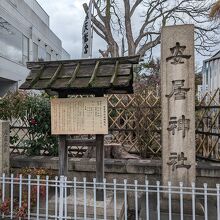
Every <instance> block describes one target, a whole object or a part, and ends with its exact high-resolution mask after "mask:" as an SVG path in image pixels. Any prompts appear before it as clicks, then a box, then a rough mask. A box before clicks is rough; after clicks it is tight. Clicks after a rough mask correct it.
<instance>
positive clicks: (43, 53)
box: [38, 47, 47, 61]
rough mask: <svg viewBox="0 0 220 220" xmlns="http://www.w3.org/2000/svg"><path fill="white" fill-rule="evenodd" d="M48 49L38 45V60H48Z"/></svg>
mask: <svg viewBox="0 0 220 220" xmlns="http://www.w3.org/2000/svg"><path fill="white" fill-rule="evenodd" d="M46 56H47V55H46V49H45V48H42V47H38V60H39V61H45V60H46Z"/></svg>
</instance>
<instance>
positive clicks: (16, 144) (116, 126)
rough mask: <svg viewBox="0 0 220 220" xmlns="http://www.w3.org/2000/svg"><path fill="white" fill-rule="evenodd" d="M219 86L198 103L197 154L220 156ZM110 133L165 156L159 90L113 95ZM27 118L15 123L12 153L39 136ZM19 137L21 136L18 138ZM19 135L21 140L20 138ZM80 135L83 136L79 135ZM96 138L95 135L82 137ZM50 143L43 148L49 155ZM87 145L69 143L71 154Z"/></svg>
mask: <svg viewBox="0 0 220 220" xmlns="http://www.w3.org/2000/svg"><path fill="white" fill-rule="evenodd" d="M219 93H220V90H219V89H218V90H217V91H215V93H213V94H211V93H206V94H205V95H204V97H203V98H202V99H201V100H200V101H197V104H196V151H197V156H198V157H202V158H209V159H216V160H219V159H220V153H219V137H220V127H219V122H220V117H219V116H220V102H219ZM108 106H109V135H106V137H105V142H106V143H120V144H122V146H123V147H124V149H126V150H127V151H128V152H130V153H135V154H138V155H140V156H141V157H142V158H154V159H160V158H161V149H162V143H161V103H160V96H159V95H157V94H156V92H155V91H142V92H139V93H135V94H134V95H110V96H108ZM27 125H28V123H27V121H19V120H15V121H14V122H13V123H12V124H11V136H12V137H11V138H12V140H13V138H14V141H13V142H12V143H13V144H12V145H11V153H12V154H26V153H27V152H28V149H27V147H26V146H25V141H27V140H29V139H33V138H35V136H34V134H30V133H28V127H27ZM17 137H19V138H17ZM16 138H17V139H16ZM77 138H79V137H77ZM81 138H82V139H84V138H86V139H88V138H89V139H92V138H94V137H93V136H81ZM47 149H48V146H45V148H43V150H42V151H41V155H47V154H48V152H47ZM86 150H87V146H69V155H70V156H72V157H82V156H83V154H84V152H85V151H86Z"/></svg>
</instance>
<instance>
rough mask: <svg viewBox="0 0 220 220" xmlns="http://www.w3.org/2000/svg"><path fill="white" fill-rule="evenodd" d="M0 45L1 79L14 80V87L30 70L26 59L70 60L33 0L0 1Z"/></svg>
mask: <svg viewBox="0 0 220 220" xmlns="http://www.w3.org/2000/svg"><path fill="white" fill-rule="evenodd" d="M0 48H1V49H0V78H2V79H8V80H11V81H14V82H16V87H17V85H18V86H19V85H20V84H21V83H22V82H24V80H25V78H26V77H27V75H28V73H29V71H28V69H27V68H26V62H28V61H38V60H47V61H49V60H60V59H70V55H69V54H68V53H67V52H66V51H65V50H64V49H63V48H62V42H61V40H60V39H59V38H58V37H57V36H56V35H55V34H54V33H53V32H52V31H51V30H50V28H49V16H48V15H47V13H46V12H45V11H44V10H43V9H42V8H41V6H40V5H39V4H38V3H37V2H36V0H4V1H0ZM63 57H64V58H63ZM3 81H4V80H3ZM3 81H2V80H1V79H0V82H1V83H3ZM4 82H5V85H7V83H6V81H4ZM10 87H11V85H10V83H8V88H9V89H10ZM4 91H6V90H5V89H4ZM0 93H1V94H2V93H3V92H1V88H0Z"/></svg>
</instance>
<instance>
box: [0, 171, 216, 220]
mask: <svg viewBox="0 0 220 220" xmlns="http://www.w3.org/2000/svg"><path fill="white" fill-rule="evenodd" d="M0 183H1V205H0V215H1V216H2V218H3V219H4V218H8V219H14V218H19V219H44V220H45V219H75V220H76V219H84V220H88V219H114V220H116V219H120V220H121V219H125V220H127V219H129V220H130V219H132V220H133V219H136V220H138V219H143V220H156V219H157V220H160V219H169V220H170V219H172V218H174V219H181V220H183V219H184V220H185V219H193V220H195V219H204V220H208V219H209V220H211V219H213V220H214V219H215V220H219V219H220V185H219V184H217V185H216V188H208V186H207V184H204V186H203V187H201V188H198V187H195V184H194V183H192V185H191V186H189V187H186V186H184V185H183V183H180V184H179V186H172V185H171V183H168V185H167V186H162V185H160V182H156V184H155V185H151V184H149V182H148V181H146V182H145V184H138V182H137V181H136V180H135V181H134V183H130V181H127V180H124V181H123V182H121V183H117V182H116V180H113V182H112V183H110V182H106V180H105V179H104V182H103V183H97V182H96V180H95V179H93V182H88V181H87V180H86V179H85V178H84V179H83V181H79V180H77V179H76V178H74V179H73V180H67V178H66V177H60V178H58V177H55V179H49V177H46V178H44V179H41V178H40V177H39V176H37V178H36V179H35V178H31V176H28V177H27V178H25V177H22V176H21V175H20V176H17V177H15V176H14V175H13V174H12V175H11V176H10V177H7V176H5V175H4V174H3V176H2V177H1V178H0ZM97 190H103V194H104V197H103V198H104V200H103V201H96V198H97V197H96V193H97Z"/></svg>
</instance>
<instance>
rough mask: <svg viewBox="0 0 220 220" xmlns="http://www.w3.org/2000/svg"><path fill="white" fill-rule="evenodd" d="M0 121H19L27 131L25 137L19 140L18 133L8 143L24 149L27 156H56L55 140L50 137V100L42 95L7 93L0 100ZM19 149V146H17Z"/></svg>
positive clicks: (56, 145) (53, 137)
mask: <svg viewBox="0 0 220 220" xmlns="http://www.w3.org/2000/svg"><path fill="white" fill-rule="evenodd" d="M0 119H2V120H10V121H11V123H12V122H13V121H14V120H17V121H18V120H20V121H21V122H22V124H24V125H25V127H26V129H27V131H28V132H27V137H28V138H25V139H23V140H22V139H20V137H19V133H16V134H15V135H11V138H10V143H11V144H12V145H16V143H18V142H19V145H20V147H24V148H25V149H26V153H27V154H28V155H34V156H37V155H41V153H42V152H43V151H46V152H47V155H48V156H57V155H58V143H57V138H56V137H55V136H52V135H51V116H50V98H49V97H48V96H45V95H44V94H43V95H42V94H40V95H36V94H30V93H25V92H16V93H9V94H8V95H6V96H5V97H4V98H3V99H0ZM18 147H19V146H18Z"/></svg>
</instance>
